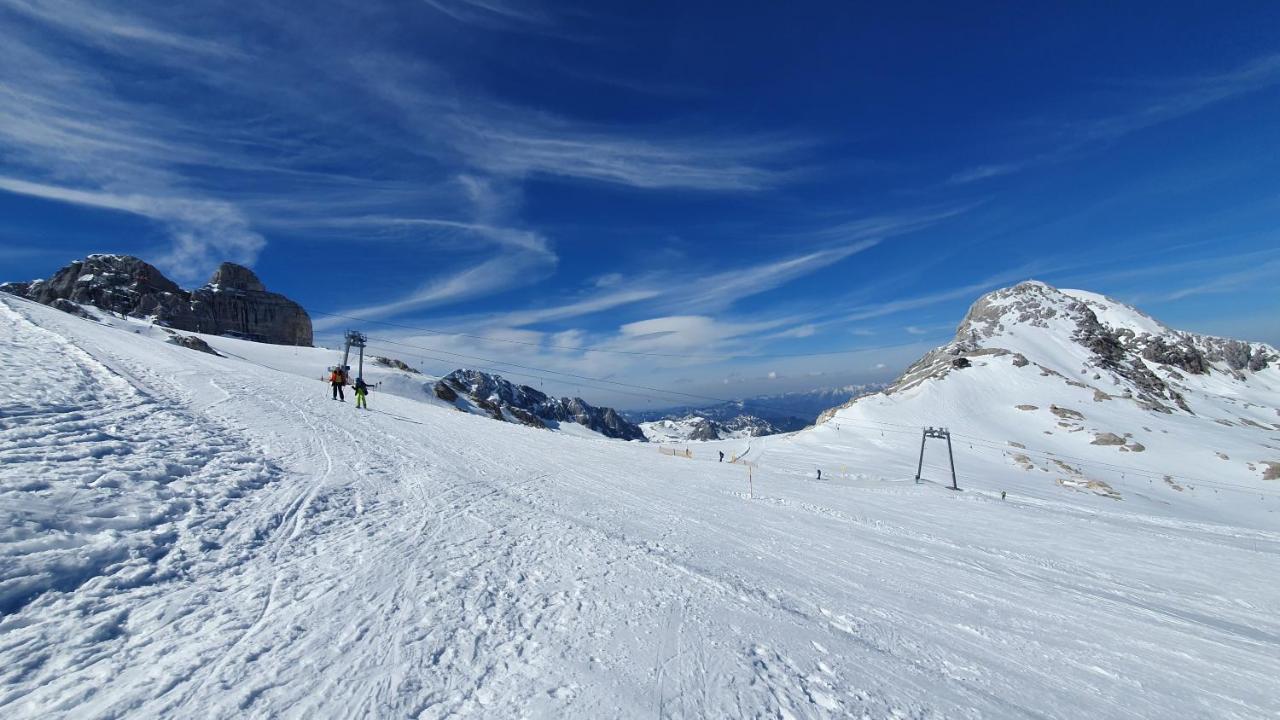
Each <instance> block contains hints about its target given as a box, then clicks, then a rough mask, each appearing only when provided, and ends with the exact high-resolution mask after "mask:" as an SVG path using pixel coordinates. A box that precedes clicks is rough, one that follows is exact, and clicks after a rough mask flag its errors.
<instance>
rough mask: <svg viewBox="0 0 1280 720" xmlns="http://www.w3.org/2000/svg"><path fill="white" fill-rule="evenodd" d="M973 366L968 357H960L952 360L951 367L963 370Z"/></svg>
mask: <svg viewBox="0 0 1280 720" xmlns="http://www.w3.org/2000/svg"><path fill="white" fill-rule="evenodd" d="M972 365H973V363H971V362H969V358H967V357H958V358H954V359H952V361H951V367H953V368H955V369H957V370H963V369H964V368H967V367H970V366H972Z"/></svg>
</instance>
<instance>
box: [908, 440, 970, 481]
mask: <svg viewBox="0 0 1280 720" xmlns="http://www.w3.org/2000/svg"><path fill="white" fill-rule="evenodd" d="M929 438H936V439H938V440H946V441H947V460H948V461H949V462H950V463H951V489H952V490H959V489H960V488H959V486H957V485H956V458H955V455H953V454H952V453H951V431H950V430H948V429H946V428H935V427H927V428H924V434H922V435H921V436H920V462H919V463H917V464H916V482H917V483H919V482H920V471H921V470H923V469H924V444H925V441H927V440H928V439H929Z"/></svg>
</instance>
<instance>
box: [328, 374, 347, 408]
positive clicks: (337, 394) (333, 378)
mask: <svg viewBox="0 0 1280 720" xmlns="http://www.w3.org/2000/svg"><path fill="white" fill-rule="evenodd" d="M346 384H347V375H346V373H344V372H342V368H334V369H333V372H331V373H329V385H330V386H332V387H333V399H334V400H341V401H342V402H346V401H347V398H346V396H345V395H343V393H342V386H343V385H346Z"/></svg>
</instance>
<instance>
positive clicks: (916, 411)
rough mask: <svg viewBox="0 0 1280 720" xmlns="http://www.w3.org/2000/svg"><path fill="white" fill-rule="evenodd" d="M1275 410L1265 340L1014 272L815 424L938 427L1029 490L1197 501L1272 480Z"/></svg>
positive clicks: (1279, 461)
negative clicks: (948, 332)
mask: <svg viewBox="0 0 1280 720" xmlns="http://www.w3.org/2000/svg"><path fill="white" fill-rule="evenodd" d="M1277 408H1280V353H1277V352H1276V349H1275V348H1273V347H1271V346H1269V345H1265V344H1262V343H1249V342H1244V341H1240V340H1230V339H1225V338H1217V337H1210V336H1205V335H1198V334H1195V333H1189V332H1183V331H1178V330H1174V329H1171V328H1169V327H1167V326H1165V325H1164V324H1162V323H1160V322H1159V321H1157V320H1155V319H1154V318H1152V317H1150V316H1149V315H1147V314H1145V313H1143V312H1141V311H1139V310H1137V309H1135V308H1132V307H1129V306H1127V305H1124V304H1123V303H1120V302H1117V301H1115V300H1112V299H1110V298H1107V297H1104V296H1102V295H1098V294H1095V293H1090V292H1085V291H1081V290H1058V289H1056V288H1053V287H1050V286H1049V285H1046V284H1044V283H1040V282H1025V283H1022V284H1020V285H1017V286H1014V287H1010V288H1006V289H1003V290H998V291H996V292H992V293H990V294H988V295H985V296H983V297H982V298H980V299H979V300H978V301H977V302H976V303H974V305H973V306H972V308H970V310H969V312H968V314H967V315H966V316H965V318H964V320H963V321H962V322H961V324H960V326H959V328H958V329H957V331H956V336H955V339H954V340H953V341H951V342H950V343H948V344H946V345H944V346H942V347H940V348H937V349H935V350H933V351H931V352H929V353H928V354H927V355H925V356H924V357H923V358H921V359H920V360H919V361H918V362H916V363H915V364H914V365H912V366H911V367H910V368H908V369H907V371H906V372H905V373H903V375H902V376H901V377H900V378H898V379H897V381H895V382H894V383H893V384H892V385H890V386H889V387H887V388H885V389H884V390H883V391H881V392H880V393H877V394H874V395H870V396H866V397H862V398H858V399H856V400H854V401H851V402H849V403H847V404H845V405H844V406H842V407H840V408H836V409H833V410H831V411H829V412H827V413H824V414H823V416H822V417H821V418H820V419H819V423H820V424H821V425H822V428H823V429H824V430H825V432H828V433H830V432H832V431H834V430H836V429H837V428H839V429H842V430H844V431H846V432H850V431H851V432H863V433H865V432H868V431H875V432H881V433H884V432H891V431H899V432H901V431H903V430H904V429H907V431H908V432H913V433H915V434H916V435H917V436H918V435H919V430H918V429H912V428H919V427H921V426H947V427H949V428H950V429H951V430H952V432H953V433H955V434H956V436H957V439H958V440H959V441H960V442H962V443H964V444H965V445H966V446H968V447H972V448H979V449H985V450H986V451H987V452H988V453H998V457H1000V458H1002V461H1003V462H1004V463H1006V464H1008V465H1011V466H1013V467H1016V468H1019V469H1020V470H1021V473H1022V477H1021V478H1020V480H1021V481H1022V482H1024V483H1027V484H1028V485H1029V486H1042V485H1044V484H1047V483H1056V484H1057V485H1059V486H1062V487H1066V488H1072V489H1078V490H1083V491H1086V492H1093V493H1098V494H1101V495H1105V496H1107V497H1111V498H1116V499H1121V498H1128V497H1133V496H1136V495H1151V494H1156V495H1161V494H1162V493H1164V494H1165V495H1164V497H1167V493H1168V492H1176V493H1179V494H1182V495H1186V496H1188V497H1189V498H1190V499H1191V500H1192V502H1193V503H1194V504H1197V505H1200V506H1203V507H1204V509H1206V510H1207V508H1208V506H1210V505H1212V504H1213V503H1212V502H1211V500H1210V499H1209V498H1211V496H1212V495H1214V494H1215V493H1217V492H1219V491H1223V492H1225V491H1233V492H1239V491H1241V490H1247V489H1249V488H1256V489H1258V490H1264V489H1265V487H1266V486H1265V482H1266V480H1268V479H1275V478H1276V477H1277V476H1280V410H1278V409H1277ZM1196 488H1198V490H1197V491H1196V492H1190V491H1191V490H1193V489H1196ZM1206 496H1209V497H1208V498H1207V497H1206Z"/></svg>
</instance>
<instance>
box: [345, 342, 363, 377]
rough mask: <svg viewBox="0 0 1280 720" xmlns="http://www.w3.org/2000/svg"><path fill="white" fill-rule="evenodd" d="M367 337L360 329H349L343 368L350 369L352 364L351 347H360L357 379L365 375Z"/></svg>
mask: <svg viewBox="0 0 1280 720" xmlns="http://www.w3.org/2000/svg"><path fill="white" fill-rule="evenodd" d="M366 339H367V338H365V336H364V333H362V332H360V331H358V330H348V331H347V345H346V348H345V349H343V351H342V369H343V370H344V371H345V370H348V369H350V367H351V365H350V364H349V361H350V359H351V348H359V349H360V354H359V357H360V361H359V362H360V364H359V369H358V370H357V371H356V379H361V378H363V377H364V344H365V341H366Z"/></svg>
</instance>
